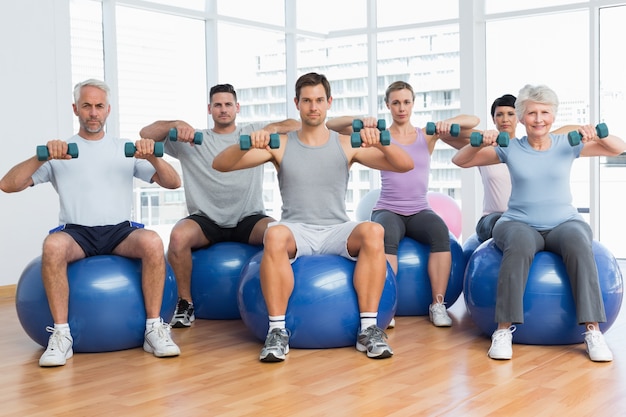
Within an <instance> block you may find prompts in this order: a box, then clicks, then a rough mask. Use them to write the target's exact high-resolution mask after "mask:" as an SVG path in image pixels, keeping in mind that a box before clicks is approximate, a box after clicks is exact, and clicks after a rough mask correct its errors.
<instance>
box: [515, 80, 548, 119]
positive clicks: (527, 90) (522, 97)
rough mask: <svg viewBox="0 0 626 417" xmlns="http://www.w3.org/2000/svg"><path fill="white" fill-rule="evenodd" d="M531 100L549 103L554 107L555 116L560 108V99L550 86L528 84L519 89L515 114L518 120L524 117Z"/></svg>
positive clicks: (532, 101)
mask: <svg viewBox="0 0 626 417" xmlns="http://www.w3.org/2000/svg"><path fill="white" fill-rule="evenodd" d="M529 102H530V103H541V104H547V105H548V106H550V107H552V112H553V113H554V116H556V112H557V110H558V109H559V99H558V97H557V96H556V93H555V92H554V91H553V90H552V89H551V88H550V87H548V86H545V85H530V84H526V85H525V86H524V87H523V88H522V89H521V90H519V94H518V95H517V100H515V114H516V115H517V119H518V120H522V118H523V117H524V113H526V106H527V104H528V103H529Z"/></svg>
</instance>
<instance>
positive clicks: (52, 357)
mask: <svg viewBox="0 0 626 417" xmlns="http://www.w3.org/2000/svg"><path fill="white" fill-rule="evenodd" d="M46 331H48V332H50V333H52V334H51V335H50V338H49V339H48V347H47V348H46V351H45V352H44V353H43V355H41V358H39V366H62V365H65V362H66V361H67V359H69V358H71V357H72V356H73V355H74V351H73V350H72V345H73V344H74V339H72V335H71V334H70V332H69V331H61V330H58V329H55V328H54V327H49V326H48V327H46Z"/></svg>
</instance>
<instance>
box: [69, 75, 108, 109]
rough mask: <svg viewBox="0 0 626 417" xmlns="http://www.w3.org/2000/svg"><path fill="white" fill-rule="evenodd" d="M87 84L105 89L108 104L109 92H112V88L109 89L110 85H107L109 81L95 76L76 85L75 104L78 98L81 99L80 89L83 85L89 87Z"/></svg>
mask: <svg viewBox="0 0 626 417" xmlns="http://www.w3.org/2000/svg"><path fill="white" fill-rule="evenodd" d="M87 86H91V87H96V88H99V89H100V90H102V91H104V92H105V94H106V98H107V101H106V102H107V104H108V103H109V93H110V92H111V90H110V89H109V86H108V85H107V83H105V82H104V81H100V80H96V79H95V78H90V79H88V80H85V81H82V82H80V83H78V84H76V85H75V86H74V104H76V103H78V100H79V99H80V90H81V89H82V88H83V87H87Z"/></svg>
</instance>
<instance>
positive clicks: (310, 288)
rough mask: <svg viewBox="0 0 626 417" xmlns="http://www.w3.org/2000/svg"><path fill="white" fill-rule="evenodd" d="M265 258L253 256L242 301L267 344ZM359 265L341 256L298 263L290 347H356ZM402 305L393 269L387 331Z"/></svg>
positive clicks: (382, 311) (383, 320) (382, 320)
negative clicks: (262, 271) (262, 277)
mask: <svg viewBox="0 0 626 417" xmlns="http://www.w3.org/2000/svg"><path fill="white" fill-rule="evenodd" d="M262 255H263V253H262V252H261V253H258V254H257V255H255V256H253V257H252V258H251V259H250V262H249V263H248V265H247V266H246V267H245V268H244V270H243V271H242V274H241V281H240V284H239V291H238V298H237V300H238V304H239V311H240V313H241V319H242V321H243V322H244V324H245V325H246V327H247V328H248V329H249V330H250V331H251V332H252V333H253V334H254V336H255V337H256V338H258V339H259V340H261V341H264V340H265V336H266V335H267V331H268V328H269V324H268V313H267V307H266V305H265V300H264V298H263V294H262V292H261V282H260V274H259V269H260V263H261V257H262ZM354 266H355V262H354V261H351V260H349V259H346V258H343V257H341V256H338V255H308V256H302V257H300V258H298V259H297V260H296V261H295V262H294V263H293V264H292V267H293V272H294V276H295V286H294V289H293V293H292V295H291V298H290V300H289V304H288V306H287V314H286V326H287V328H288V329H289V331H290V332H291V337H290V339H289V346H290V347H294V348H304V349H325V348H336V347H345V346H354V345H355V344H356V336H357V332H358V331H359V327H360V318H359V307H358V303H357V297H356V292H355V290H354V285H353V283H352V275H353V273H354ZM396 305H397V299H396V284H395V278H394V275H393V272H392V270H391V268H390V267H389V266H388V267H387V275H386V279H385V286H384V289H383V294H382V297H381V300H380V305H379V309H378V325H379V326H380V327H381V328H383V329H384V328H386V327H387V325H388V324H389V322H390V321H391V319H392V318H393V316H394V314H395V311H396Z"/></svg>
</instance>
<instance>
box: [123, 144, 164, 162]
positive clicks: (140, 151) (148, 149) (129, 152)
mask: <svg viewBox="0 0 626 417" xmlns="http://www.w3.org/2000/svg"><path fill="white" fill-rule="evenodd" d="M124 155H126V157H127V158H130V157H132V156H134V157H135V158H142V159H146V157H148V156H150V155H154V156H156V157H159V158H160V157H162V156H163V142H155V141H153V140H152V139H140V140H138V141H137V142H135V143H132V142H126V143H125V144H124Z"/></svg>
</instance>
